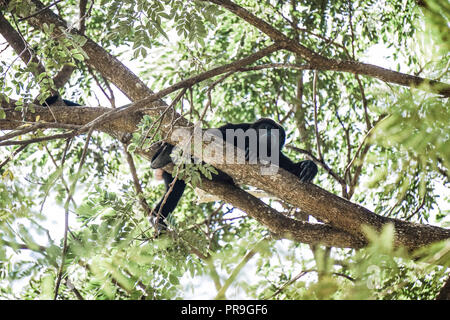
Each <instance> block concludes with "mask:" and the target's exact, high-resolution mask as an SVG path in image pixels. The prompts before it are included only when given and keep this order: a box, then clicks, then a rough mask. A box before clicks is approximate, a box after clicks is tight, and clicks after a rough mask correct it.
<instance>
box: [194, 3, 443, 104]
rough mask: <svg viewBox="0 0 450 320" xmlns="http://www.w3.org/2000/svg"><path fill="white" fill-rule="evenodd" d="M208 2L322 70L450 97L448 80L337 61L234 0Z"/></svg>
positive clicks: (348, 61)
mask: <svg viewBox="0 0 450 320" xmlns="http://www.w3.org/2000/svg"><path fill="white" fill-rule="evenodd" d="M201 1H205V2H212V3H215V4H217V5H219V6H221V7H223V8H225V9H227V10H228V11H230V12H232V13H234V14H235V15H237V16H238V17H240V18H242V19H243V20H245V21H246V22H248V23H249V24H251V25H253V26H254V27H256V28H257V29H259V30H260V31H261V32H263V33H265V34H266V35H268V36H269V37H270V38H271V39H272V40H274V41H276V42H286V43H287V44H288V48H287V49H288V50H290V51H292V52H294V53H297V54H298V55H300V56H301V57H302V58H304V59H305V60H307V61H308V62H309V63H311V64H313V65H314V66H315V68H316V69H318V70H329V71H341V72H349V73H353V74H360V75H365V76H369V77H373V78H377V79H379V80H382V81H385V82H390V83H395V84H398V85H402V86H406V87H414V88H419V89H421V90H426V91H430V92H433V93H437V94H441V95H443V96H445V97H450V85H449V84H447V83H444V82H440V81H436V80H430V79H425V78H421V77H417V76H414V75H409V74H405V73H401V72H397V71H392V70H389V69H385V68H382V67H378V66H375V65H372V64H367V63H362V62H358V61H351V60H336V59H330V58H327V57H324V56H322V55H320V54H318V53H316V52H314V51H312V50H310V49H309V48H307V47H305V46H303V45H301V44H300V43H299V42H297V41H295V40H292V39H290V38H289V37H287V36H286V35H284V34H283V33H282V32H280V31H279V30H277V29H275V28H274V27H273V26H272V25H270V24H268V23H267V22H265V21H264V20H262V19H260V18H258V17H256V16H255V15H253V14H252V13H250V12H249V11H248V10H246V9H244V8H242V7H240V6H239V5H237V4H235V3H234V2H232V1H230V0H201Z"/></svg>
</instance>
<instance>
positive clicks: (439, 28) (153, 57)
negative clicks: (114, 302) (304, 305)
mask: <svg viewBox="0 0 450 320" xmlns="http://www.w3.org/2000/svg"><path fill="white" fill-rule="evenodd" d="M449 20H450V5H449V3H448V1H445V0H426V1H417V0H416V1H412V0H406V1H404V0H402V1H400V0H390V1H376V0H363V1H347V0H345V1H340V0H339V1H328V0H320V1H317V0H305V1H300V0H290V1H275V0H265V1H255V0H242V1H237V0H233V1H229V0H190V1H181V0H163V1H145V0H138V1H128V0H127V1H116V0H110V1H106V0H101V1H93V0H89V1H88V0H80V1H72V0H69V1H39V0H21V1H17V0H12V1H5V0H4V1H0V34H1V37H0V42H1V43H0V73H1V75H2V76H1V77H0V88H1V89H0V132H1V134H0V176H1V179H0V244H1V246H0V297H2V298H10V299H14V298H15V299H38V298H41V299H185V298H207V299H213V298H216V299H230V298H231V299H233V298H246V299H247V298H249V299H280V300H282V299H450V278H449V276H448V274H449V272H448V271H449V267H450V229H449V228H448V227H449V222H450V218H449V214H450V205H449V203H450V201H449V200H450V192H449V189H448V186H449V169H450V103H449V97H450V84H449V83H450V82H449V78H450V74H449V72H448V69H449V66H450V55H449V52H450V38H449V35H450V33H449V31H450V30H449ZM55 95H58V96H61V97H62V98H64V99H66V100H70V101H73V102H76V103H78V104H80V106H62V105H61V106H60V105H52V106H50V107H49V106H44V105H43V102H44V100H46V99H47V98H48V97H50V96H55ZM262 117H266V118H271V119H273V120H275V121H277V122H278V123H280V124H281V125H282V126H283V127H284V128H285V129H286V132H287V144H286V146H285V147H284V152H285V153H286V154H287V155H288V156H289V157H290V158H291V159H293V160H295V161H300V160H303V159H309V160H312V161H314V162H315V163H316V164H317V166H318V167H319V174H318V175H317V177H316V178H315V179H314V181H313V184H309V183H302V182H301V181H299V179H298V178H297V177H295V176H294V175H292V174H291V173H289V172H286V171H284V170H282V169H280V170H279V171H278V173H277V174H275V175H271V176H268V175H261V174H260V169H261V166H262V165H261V164H258V165H253V164H235V163H220V164H216V163H214V167H215V169H214V168H212V166H211V163H213V161H212V158H208V156H207V155H205V154H204V158H203V160H204V161H205V163H192V164H182V165H177V166H173V165H172V166H169V167H166V168H165V170H168V171H170V172H172V174H173V176H174V177H177V179H183V180H185V181H186V182H188V185H189V187H188V188H187V190H186V191H185V194H184V196H183V198H182V200H181V201H180V203H179V205H178V207H177V209H176V210H175V212H174V214H173V216H171V219H170V220H171V221H170V222H171V223H170V228H169V229H168V230H167V232H166V233H164V234H162V235H160V234H159V233H158V232H157V230H156V228H155V225H154V219H152V217H154V215H155V213H154V212H153V210H152V209H153V208H154V207H155V204H156V203H157V202H158V201H159V199H160V198H161V196H162V194H163V186H162V185H161V184H160V183H158V182H157V181H155V172H154V171H153V170H151V169H150V163H149V160H150V159H151V157H152V156H153V155H154V154H155V152H156V149H157V146H158V142H161V141H168V142H175V140H176V138H175V137H174V136H173V134H172V133H173V131H174V129H176V128H179V127H183V128H187V129H190V130H194V128H195V127H198V126H200V127H202V128H204V129H207V128H216V127H218V126H220V125H222V124H225V123H229V122H230V123H239V122H253V121H255V120H257V119H259V118H262ZM208 162H209V163H208ZM217 169H218V170H221V171H223V172H225V173H227V174H228V175H229V176H231V177H232V178H233V179H234V180H235V182H237V184H236V185H231V184H226V183H222V182H218V181H214V180H211V179H210V178H211V172H212V171H215V170H217ZM255 190H256V191H263V192H264V194H263V195H260V196H259V197H258V196H255V194H258V193H257V192H256V193H255V192H254V191H255ZM209 196H212V198H211V197H209ZM206 198H208V199H206Z"/></svg>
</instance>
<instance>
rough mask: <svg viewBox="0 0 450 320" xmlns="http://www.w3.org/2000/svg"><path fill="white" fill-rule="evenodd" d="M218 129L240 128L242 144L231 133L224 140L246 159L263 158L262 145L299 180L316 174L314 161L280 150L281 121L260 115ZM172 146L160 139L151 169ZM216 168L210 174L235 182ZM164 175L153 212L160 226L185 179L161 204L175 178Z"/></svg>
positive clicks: (162, 161) (160, 164)
mask: <svg viewBox="0 0 450 320" xmlns="http://www.w3.org/2000/svg"><path fill="white" fill-rule="evenodd" d="M217 130H218V132H220V133H221V134H222V137H226V136H227V130H233V131H234V132H240V133H241V134H243V136H244V137H245V138H244V140H242V139H241V142H242V141H244V144H243V145H242V143H241V144H239V141H238V138H237V135H233V136H231V137H233V140H232V141H228V139H227V142H229V143H233V145H234V146H235V147H238V148H242V149H244V150H245V159H246V160H249V159H252V156H253V157H254V156H255V155H256V157H257V159H261V158H264V156H262V151H263V150H262V148H264V147H265V148H266V150H265V158H266V159H268V158H270V157H272V156H277V157H276V158H277V162H278V163H277V165H278V166H279V167H281V168H283V169H284V170H287V171H289V172H290V173H292V174H294V175H296V176H297V177H299V179H300V181H303V182H311V181H312V180H313V178H314V177H315V176H316V174H317V166H316V164H315V163H314V162H312V161H310V160H305V161H300V162H298V163H294V162H293V161H292V160H291V159H289V158H288V157H287V156H285V155H284V154H283V152H282V151H281V149H282V148H283V146H284V143H285V140H286V132H285V130H284V129H283V127H282V126H281V125H279V124H278V123H276V122H275V121H273V120H272V119H267V118H262V119H259V120H258V121H256V122H253V123H238V124H232V123H229V124H226V125H223V126H221V127H219V128H217ZM251 134H253V136H254V137H255V139H254V140H253V141H252V139H250V137H251ZM274 139H275V141H274ZM273 142H275V143H273ZM271 146H272V148H271ZM173 148H174V146H173V145H171V144H169V143H163V144H162V145H161V147H160V148H159V149H158V151H157V152H156V154H155V155H154V156H153V158H152V161H151V167H152V168H153V169H158V168H162V167H164V166H165V165H167V164H169V163H170V162H172V158H171V153H172V150H173ZM272 149H273V150H272ZM218 172H219V173H218V174H217V175H213V180H220V181H225V182H229V183H234V182H233V179H232V178H231V177H230V176H228V175H227V174H225V173H224V172H221V171H220V170H218ZM163 179H164V183H165V186H166V192H165V194H164V196H163V197H162V199H161V201H160V202H159V203H158V204H157V205H156V207H155V209H154V211H153V212H154V214H155V215H157V214H158V213H160V216H159V219H158V224H159V228H160V229H165V228H166V227H167V224H166V222H165V219H166V218H167V217H168V216H169V214H170V213H171V212H172V211H174V210H175V207H176V206H177V204H178V201H179V200H180V199H181V197H182V195H183V192H184V189H185V188H186V184H185V182H184V181H182V180H178V179H177V180H176V181H175V184H174V186H173V188H172V191H171V192H170V193H169V194H168V195H167V199H166V201H165V203H164V205H162V204H163V202H164V198H165V196H166V194H167V193H168V192H169V191H170V184H171V183H172V181H173V180H174V178H173V177H172V175H171V174H170V173H168V172H166V171H164V172H163ZM161 206H162V208H161Z"/></svg>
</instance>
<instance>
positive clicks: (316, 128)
mask: <svg viewBox="0 0 450 320" xmlns="http://www.w3.org/2000/svg"><path fill="white" fill-rule="evenodd" d="M317 78H318V72H317V70H314V79H313V103H314V131H315V133H316V143H317V154H318V156H319V160H320V161H323V156H322V150H321V147H320V136H319V128H318V120H317Z"/></svg>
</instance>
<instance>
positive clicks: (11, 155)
mask: <svg viewBox="0 0 450 320" xmlns="http://www.w3.org/2000/svg"><path fill="white" fill-rule="evenodd" d="M26 147H28V144H25V145H23V146H20V147H19V148H17V149H16V150H14V151H13V152H12V153H11V154H10V155H9V156H8V157H7V158H6V159H5V160H3V161H2V163H0V170H1V169H2V168H3V167H4V166H5V165H6V164H7V163H8V162H9V161H11V160H12V159H13V158H14V157H15V156H16V155H17V154H19V153H20V152H22V151H23V150H25V148H26Z"/></svg>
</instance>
